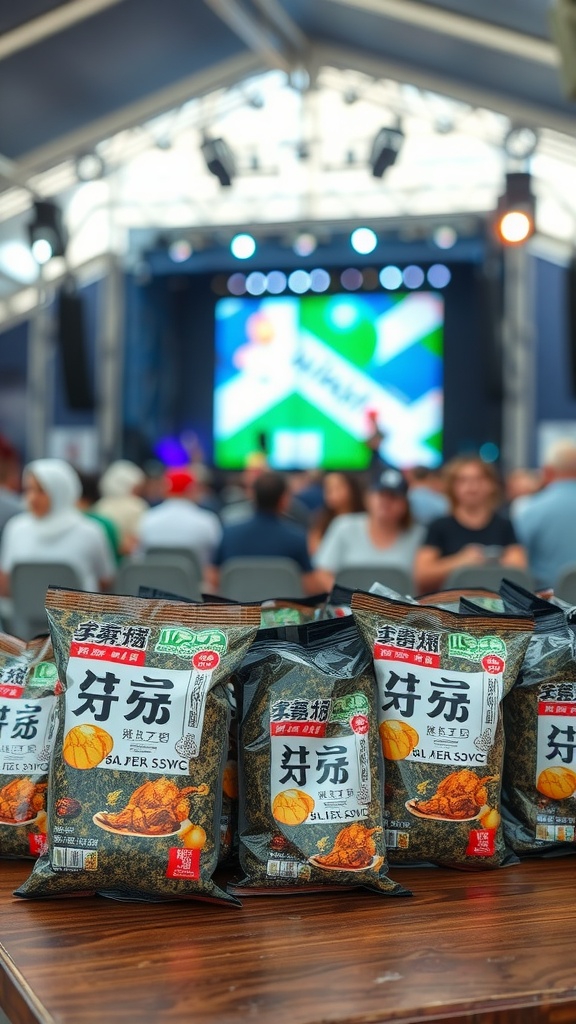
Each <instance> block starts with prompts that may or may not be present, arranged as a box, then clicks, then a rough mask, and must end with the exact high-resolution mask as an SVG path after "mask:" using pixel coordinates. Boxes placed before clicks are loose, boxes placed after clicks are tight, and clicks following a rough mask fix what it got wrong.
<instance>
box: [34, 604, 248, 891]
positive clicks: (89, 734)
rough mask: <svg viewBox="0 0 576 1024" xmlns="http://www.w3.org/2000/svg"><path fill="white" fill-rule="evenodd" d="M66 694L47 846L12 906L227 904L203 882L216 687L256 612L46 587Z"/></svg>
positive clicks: (222, 705) (213, 789) (222, 749)
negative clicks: (85, 900)
mask: <svg viewBox="0 0 576 1024" xmlns="http://www.w3.org/2000/svg"><path fill="white" fill-rule="evenodd" d="M46 608H47V613H48V621H49V625H50V631H51V634H52V640H53V644H54V651H55V655H56V663H57V666H58V670H59V677H60V680H61V683H62V685H63V687H64V697H63V703H64V707H63V708H62V713H61V715H60V720H59V723H58V732H57V735H56V741H55V747H54V756H53V761H52V765H51V776H50V786H49V791H48V849H47V851H46V853H44V854H42V856H41V857H40V858H39V860H38V861H37V862H36V864H35V866H34V870H33V872H32V874H31V876H30V878H29V879H28V880H27V881H26V882H25V883H24V884H23V885H22V886H20V888H19V889H18V890H17V893H16V895H19V896H30V897H34V896H58V895H61V894H71V893H74V894H77V895H80V894H82V893H96V892H97V893H100V894H101V895H105V896H112V897H115V898H118V899H143V900H166V899H177V898H185V897H194V898H197V899H216V900H217V899H220V900H227V901H229V902H235V901H234V900H233V899H232V898H231V897H230V896H228V895H227V894H226V893H224V892H223V891H222V890H221V889H220V888H219V887H218V886H217V885H216V884H215V883H214V881H213V878H212V876H213V872H214V870H215V868H216V864H217V861H218V854H219V845H220V826H221V807H222V787H223V773H224V769H225V763H226V758H227V753H228V730H229V723H230V702H229V700H228V697H227V685H226V684H227V681H228V679H229V675H230V672H231V671H232V670H233V669H234V668H235V667H236V665H237V663H238V662H239V661H240V660H241V658H242V656H243V655H244V653H245V651H246V650H247V648H248V646H249V644H250V643H251V641H252V640H253V638H254V636H255V634H256V630H257V626H258V622H259V619H260V613H259V609H258V608H257V607H254V608H246V607H242V606H208V605H199V604H198V605H195V604H185V603H177V602H173V601H150V600H144V599H140V598H131V597H119V596H113V595H97V594H85V593H79V592H76V591H66V590H58V589H53V588H50V590H49V591H48V595H47V602H46Z"/></svg>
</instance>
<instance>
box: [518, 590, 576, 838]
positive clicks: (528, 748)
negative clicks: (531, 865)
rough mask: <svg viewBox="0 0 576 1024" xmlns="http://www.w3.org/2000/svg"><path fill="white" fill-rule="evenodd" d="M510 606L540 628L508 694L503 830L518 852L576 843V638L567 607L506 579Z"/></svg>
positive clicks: (531, 640)
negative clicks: (530, 614) (567, 617)
mask: <svg viewBox="0 0 576 1024" xmlns="http://www.w3.org/2000/svg"><path fill="white" fill-rule="evenodd" d="M501 594H502V598H503V600H504V603H505V604H506V605H507V607H508V608H510V609H511V610H522V611H525V612H526V611H528V612H531V613H532V614H533V615H534V618H535V631H534V634H533V636H532V637H531V639H530V643H529V645H528V650H527V651H526V654H525V656H524V661H523V663H522V668H521V671H520V678H519V680H518V686H515V687H514V689H513V690H512V691H511V692H510V693H509V694H508V696H507V697H506V699H505V701H504V728H505V731H506V753H505V756H504V787H503V793H502V803H503V811H504V835H505V837H506V841H507V842H508V844H509V845H510V846H511V848H512V849H513V850H514V851H515V852H516V853H517V854H519V855H522V854H526V855H534V854H539V853H540V854H542V853H547V852H551V851H555V852H565V853H568V852H574V849H575V847H576V832H575V829H576V637H575V635H574V631H573V629H572V628H571V627H570V626H569V625H568V624H567V622H566V612H565V611H564V610H562V609H561V608H559V607H557V606H556V605H555V604H552V603H550V602H549V601H546V600H543V599H542V598H539V597H536V596H535V595H534V594H531V593H530V592H529V591H527V590H524V588H522V587H520V586H518V585H517V584H513V583H511V582H509V581H507V582H506V583H505V584H503V585H502V587H501Z"/></svg>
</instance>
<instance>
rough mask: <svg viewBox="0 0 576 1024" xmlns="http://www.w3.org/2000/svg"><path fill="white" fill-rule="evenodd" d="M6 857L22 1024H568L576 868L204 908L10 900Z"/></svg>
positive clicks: (1, 886) (4, 974) (18, 870)
mask: <svg viewBox="0 0 576 1024" xmlns="http://www.w3.org/2000/svg"><path fill="white" fill-rule="evenodd" d="M28 870H29V864H27V863H25V862H22V861H19V862H15V861H0V1006H2V1007H3V1009H4V1010H5V1012H6V1013H7V1014H8V1016H9V1017H10V1018H11V1020H12V1022H13V1024H38V1022H41V1024H48V1022H49V1024H55V1022H57V1024H127V1022H131V1024H132V1022H133V1024H152V1022H154V1024H168V1022H171V1024H172V1022H173V1024H244V1022H246V1024H253V1022H258V1021H261V1022H263V1024H264V1022H265V1024H268V1022H270V1024H378V1022H384V1021H402V1022H404V1024H408V1022H423V1021H426V1022H431V1021H436V1022H438V1021H443V1022H448V1021H450V1022H452V1024H454V1022H455V1021H468V1022H473V1024H534V1022H536V1021H538V1022H541V1021H546V1022H550V1024H572V1022H574V1021H576V941H575V937H574V933H575V918H576V914H575V910H576V908H575V900H574V893H575V889H576V886H575V881H576V860H575V859H573V858H571V857H570V858H562V859H559V860H548V861H530V862H527V863H524V864H522V865H518V866H516V867H510V868H502V869H500V870H497V871H486V872H475V873H473V874H468V873H463V872H457V871H447V870H434V869H428V870H426V869H422V870H407V869H403V870H398V869H397V870H396V871H395V872H394V874H395V876H396V877H397V878H399V879H400V880H401V881H402V882H403V883H404V884H405V885H407V886H409V887H410V888H412V889H413V891H414V893H415V895H414V896H413V897H411V898H406V897H405V898H390V897H379V896H376V895H373V894H370V893H361V892H357V893H356V892H347V893H344V892H343V893H341V894H335V893H329V894H325V895H324V894H323V895H320V896H317V895H307V896H284V897H270V896H265V897H251V898H249V899H248V898H245V900H244V906H243V908H242V909H241V910H238V909H235V908H230V907H226V906H214V905H209V904H202V903H179V904H160V905H158V904H157V905H153V904H142V903H140V904H136V903H117V902H114V901H111V900H105V899H102V898H96V897H90V898H84V899H81V898H74V899H63V900H59V901H56V900H51V901H43V902H42V901H35V902H32V901H24V900H20V899H17V898H14V897H12V895H11V893H12V891H13V890H14V888H15V887H16V886H17V885H18V884H19V883H20V882H21V881H22V880H23V879H24V878H25V877H26V876H27V873H28Z"/></svg>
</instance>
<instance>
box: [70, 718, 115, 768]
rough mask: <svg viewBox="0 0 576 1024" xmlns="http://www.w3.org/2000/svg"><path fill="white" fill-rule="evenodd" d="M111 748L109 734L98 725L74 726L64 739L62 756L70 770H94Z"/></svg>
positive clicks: (112, 743)
mask: <svg viewBox="0 0 576 1024" xmlns="http://www.w3.org/2000/svg"><path fill="white" fill-rule="evenodd" d="M113 746H114V740H113V739H112V737H111V735H110V733H109V732H106V730H105V729H101V728H100V726H99V725H87V724H85V725H75V726H74V727H73V728H72V729H70V730H69V731H68V732H67V733H66V736H65V737H64V745H63V748H62V754H63V757H64V760H65V761H66V763H67V764H69V765H70V766H71V767H72V768H82V769H85V768H95V767H96V765H99V764H100V762H101V761H103V760H104V758H105V757H107V756H108V754H109V753H110V751H111V750H112V747H113Z"/></svg>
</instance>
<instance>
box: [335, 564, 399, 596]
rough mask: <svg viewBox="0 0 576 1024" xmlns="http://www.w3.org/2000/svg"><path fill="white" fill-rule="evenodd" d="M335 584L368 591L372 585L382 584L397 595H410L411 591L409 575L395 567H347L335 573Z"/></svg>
mask: <svg viewBox="0 0 576 1024" xmlns="http://www.w3.org/2000/svg"><path fill="white" fill-rule="evenodd" d="M336 583H338V584H340V586H342V587H350V588H351V589H352V590H370V587H371V586H372V584H373V583H382V584H383V585H384V586H385V587H390V589H391V590H395V591H396V592H397V593H398V594H402V595H404V594H411V593H412V591H413V585H412V578H411V576H410V573H409V572H407V571H406V570H405V569H401V568H400V567H399V566H395V565H389V566H384V565H382V566H376V567H374V566H371V565H349V566H348V567H347V568H346V569H340V571H339V572H337V573H336Z"/></svg>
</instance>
